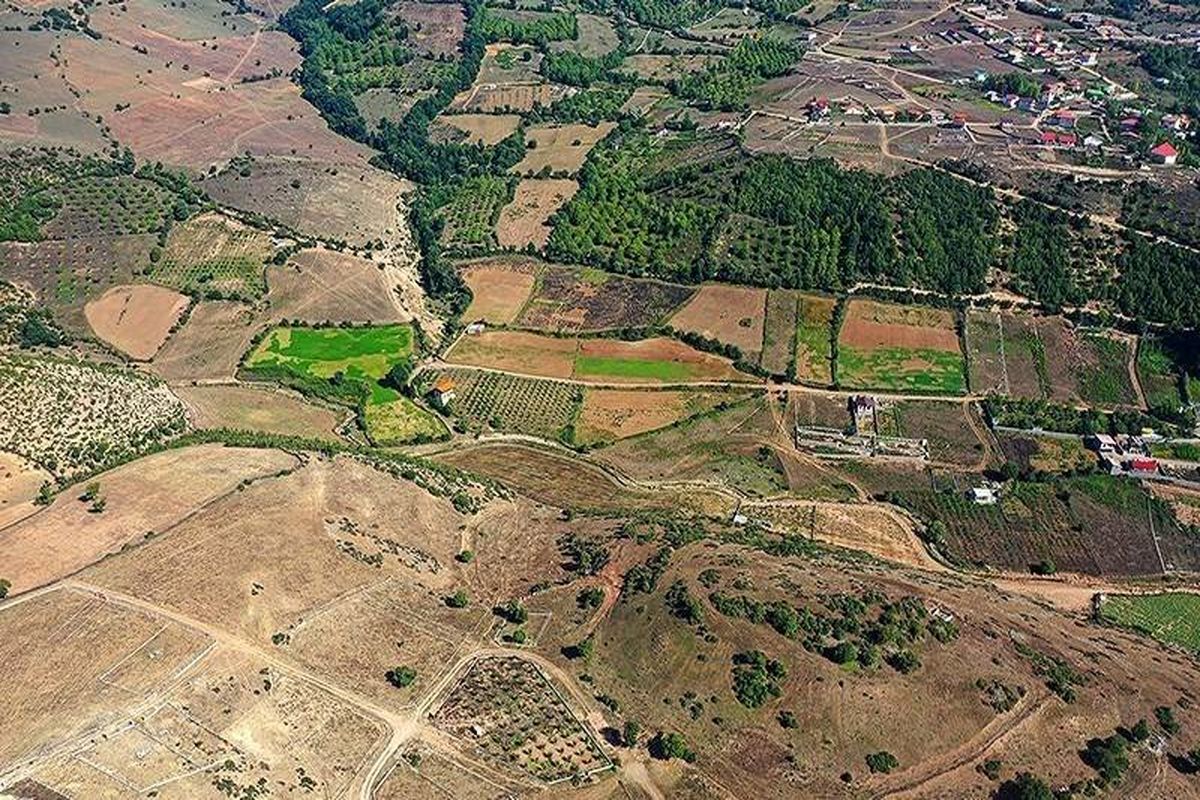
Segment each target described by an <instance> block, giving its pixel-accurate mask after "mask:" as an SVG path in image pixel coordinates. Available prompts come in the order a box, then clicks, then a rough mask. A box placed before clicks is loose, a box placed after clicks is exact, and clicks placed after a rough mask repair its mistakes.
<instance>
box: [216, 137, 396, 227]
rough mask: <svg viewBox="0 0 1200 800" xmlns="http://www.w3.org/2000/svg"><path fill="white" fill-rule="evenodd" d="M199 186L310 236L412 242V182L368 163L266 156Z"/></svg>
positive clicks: (235, 166)
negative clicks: (408, 199) (408, 203)
mask: <svg viewBox="0 0 1200 800" xmlns="http://www.w3.org/2000/svg"><path fill="white" fill-rule="evenodd" d="M200 186H201V187H202V188H203V189H204V191H205V192H207V193H208V194H209V196H211V197H212V198H213V199H214V200H216V201H217V202H218V203H221V204H222V205H227V206H231V207H233V208H237V209H240V210H242V211H249V212H252V213H255V214H262V215H263V216H265V217H268V218H270V219H275V220H278V221H279V222H281V223H283V224H284V225H286V226H288V227H290V228H295V229H296V230H298V231H300V232H301V233H305V234H307V235H309V236H319V237H321V238H323V239H332V240H334V241H345V242H348V243H349V244H351V245H354V246H357V247H362V246H365V245H367V244H368V243H371V242H375V241H377V240H378V241H383V242H385V243H391V242H394V241H407V240H408V238H409V233H408V222H407V220H406V219H405V218H404V211H405V209H404V205H403V200H404V194H405V193H406V192H407V191H408V190H409V188H410V186H409V184H408V183H407V182H405V181H403V180H401V179H399V178H397V177H396V176H394V175H391V174H389V173H387V172H384V171H383V170H379V169H375V168H374V167H369V166H366V165H365V164H361V163H357V162H351V163H333V164H330V163H326V162H322V161H316V160H313V159H309V158H303V157H297V158H293V157H290V156H262V157H259V158H251V159H239V160H238V161H236V162H235V163H233V164H230V166H229V167H227V168H226V169H224V170H222V171H221V172H219V173H218V174H216V175H211V176H208V177H206V178H204V179H203V180H202V181H201V182H200Z"/></svg>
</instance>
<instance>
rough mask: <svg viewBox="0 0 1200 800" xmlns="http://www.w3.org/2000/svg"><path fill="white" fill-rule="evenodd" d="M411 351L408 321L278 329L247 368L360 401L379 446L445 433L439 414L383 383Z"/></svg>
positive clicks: (329, 395) (343, 399) (317, 392)
mask: <svg viewBox="0 0 1200 800" xmlns="http://www.w3.org/2000/svg"><path fill="white" fill-rule="evenodd" d="M412 353H413V331H412V328H411V327H409V326H408V325H384V326H380V327H369V328H299V327H295V328H293V327H279V328H275V329H274V330H272V331H271V332H270V333H269V334H268V335H267V336H266V337H265V338H264V339H263V340H262V342H261V343H260V344H259V345H258V347H256V348H255V349H254V351H253V352H252V353H251V354H250V355H249V356H248V357H247V359H246V368H247V369H248V370H250V371H251V372H254V373H257V374H259V375H260V376H262V377H267V378H276V379H279V380H281V381H282V382H285V383H288V384H290V385H292V386H295V387H296V388H298V389H300V390H301V391H305V392H307V393H310V394H315V395H317V396H321V397H325V398H327V399H333V400H339V401H341V402H354V403H355V404H358V403H361V405H362V411H363V419H364V420H365V422H366V427H367V434H368V435H369V436H370V437H371V439H372V440H373V441H374V442H375V443H376V444H393V443H399V442H405V441H412V440H413V439H417V438H433V437H436V436H439V435H441V434H442V433H443V432H444V429H443V427H442V425H441V423H439V422H438V421H437V419H436V418H434V417H433V416H432V415H430V414H429V413H428V412H426V411H425V410H423V409H422V408H421V407H420V406H418V405H417V404H416V403H414V402H413V401H412V400H410V399H409V398H407V397H405V396H404V395H402V394H400V393H399V392H397V391H396V390H395V389H393V388H391V387H388V386H383V385H382V384H380V383H379V380H380V378H383V377H384V376H385V375H387V373H388V370H390V369H391V368H392V365H394V364H396V363H399V362H401V361H404V360H405V359H407V358H408V357H409V356H411V355H412Z"/></svg>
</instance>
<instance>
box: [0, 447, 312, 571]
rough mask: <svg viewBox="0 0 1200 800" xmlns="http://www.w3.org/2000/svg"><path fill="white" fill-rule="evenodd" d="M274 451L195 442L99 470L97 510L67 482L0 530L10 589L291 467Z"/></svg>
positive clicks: (76, 566) (85, 561)
mask: <svg viewBox="0 0 1200 800" xmlns="http://www.w3.org/2000/svg"><path fill="white" fill-rule="evenodd" d="M296 464H297V461H296V459H295V458H294V457H293V456H290V455H288V454H286V453H283V452H280V451H278V450H249V449H243V448H228V447H222V446H221V445H200V446H197V447H188V448H183V449H179V450H168V451H166V452H163V453H156V454H154V455H151V456H147V457H146V458H143V459H139V460H137V461H134V462H131V463H129V464H126V465H124V466H121V467H117V468H116V469H114V470H111V471H109V472H106V473H104V474H102V475H101V476H100V477H99V478H97V479H96V480H98V481H99V483H100V496H102V497H103V498H104V500H105V508H104V510H103V511H102V512H95V511H92V510H91V508H92V503H91V502H89V501H85V500H80V499H79V498H80V496H81V495H82V493H83V491H84V489H83V488H82V487H79V486H75V487H73V488H71V489H68V490H66V491H64V492H63V493H62V494H61V495H59V497H57V498H56V499H55V500H54V502H53V503H52V504H51V505H50V506H48V507H47V508H45V509H44V510H42V511H40V512H38V513H37V514H36V515H34V516H33V517H30V518H28V519H26V520H23V521H22V522H20V523H18V524H17V525H15V526H13V527H11V528H7V529H5V530H4V531H3V532H0V559H2V561H3V563H4V570H5V573H6V574H5V577H6V578H7V579H8V580H10V581H12V584H13V591H24V590H26V589H31V588H33V587H35V586H42V585H45V584H47V583H50V582H52V581H54V580H57V579H58V578H61V577H63V576H65V575H70V574H72V573H74V572H76V571H78V570H80V569H82V568H83V567H86V566H87V565H89V564H92V563H94V562H96V561H98V560H99V559H101V558H103V557H104V556H106V555H108V554H109V553H115V552H117V551H119V550H121V548H123V547H125V546H126V545H128V544H131V543H135V542H140V541H141V540H142V539H143V538H145V537H146V536H148V535H150V534H154V533H162V532H163V531H165V530H167V529H169V528H170V527H172V526H173V525H175V524H176V523H178V522H179V521H180V520H182V519H185V518H186V517H187V516H188V515H190V514H192V513H194V512H195V511H196V510H197V509H199V508H202V507H203V506H205V505H207V504H208V503H211V502H212V501H213V500H215V499H216V498H218V497H221V496H222V495H225V494H228V493H229V492H232V491H234V490H235V489H236V488H237V487H238V485H239V484H240V483H242V482H243V481H246V480H254V479H257V478H262V477H264V476H267V475H273V474H275V473H276V472H279V471H281V470H287V469H290V468H292V467H294V466H296Z"/></svg>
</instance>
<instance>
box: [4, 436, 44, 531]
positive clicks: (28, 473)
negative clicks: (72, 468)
mask: <svg viewBox="0 0 1200 800" xmlns="http://www.w3.org/2000/svg"><path fill="white" fill-rule="evenodd" d="M50 478H51V475H50V473H48V472H46V471H44V470H41V469H38V468H37V467H36V466H34V465H33V464H32V463H30V462H29V461H26V460H25V459H24V458H21V457H20V456H18V455H14V454H12V453H3V452H0V528H4V527H7V526H8V525H10V524H12V523H14V522H16V521H17V520H19V519H21V518H22V517H27V516H29V515H30V514H32V513H33V512H34V511H36V510H37V506H35V505H34V504H33V499H34V498H35V497H37V494H38V490H39V489H40V488H41V486H42V484H43V483H46V482H48V481H49V480H50Z"/></svg>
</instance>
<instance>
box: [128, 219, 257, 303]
mask: <svg viewBox="0 0 1200 800" xmlns="http://www.w3.org/2000/svg"><path fill="white" fill-rule="evenodd" d="M274 249H275V248H274V246H273V245H272V243H271V237H270V236H268V235H267V234H265V233H263V232H262V231H259V230H256V229H254V228H250V227H247V226H245V225H242V224H241V223H238V222H235V221H234V220H231V219H229V218H228V217H224V216H222V215H220V214H215V213H212V214H204V215H202V216H199V217H195V218H194V219H190V220H188V221H187V222H184V223H181V224H179V225H176V226H175V227H173V228H172V229H171V233H170V235H169V236H168V237H167V246H166V248H165V249H164V250H163V254H162V258H161V259H160V260H159V262H158V263H157V264H154V266H153V268H152V269H151V271H150V279H151V280H153V281H155V282H157V283H162V284H164V285H166V286H170V287H172V288H175V289H179V290H181V291H187V292H197V293H206V292H215V293H218V294H220V295H226V296H228V295H237V296H240V297H245V298H253V297H258V296H260V295H261V294H262V293H263V291H264V290H265V289H266V284H265V282H264V277H263V272H264V270H265V268H266V267H265V264H266V261H267V259H268V258H270V257H271V254H272V253H273V252H274Z"/></svg>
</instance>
